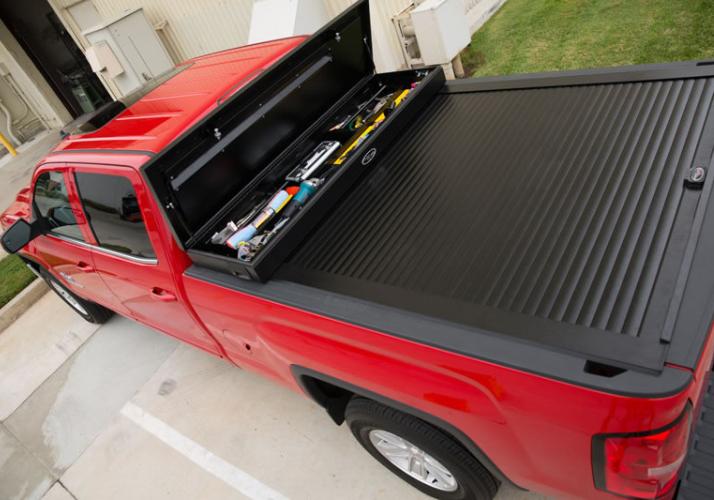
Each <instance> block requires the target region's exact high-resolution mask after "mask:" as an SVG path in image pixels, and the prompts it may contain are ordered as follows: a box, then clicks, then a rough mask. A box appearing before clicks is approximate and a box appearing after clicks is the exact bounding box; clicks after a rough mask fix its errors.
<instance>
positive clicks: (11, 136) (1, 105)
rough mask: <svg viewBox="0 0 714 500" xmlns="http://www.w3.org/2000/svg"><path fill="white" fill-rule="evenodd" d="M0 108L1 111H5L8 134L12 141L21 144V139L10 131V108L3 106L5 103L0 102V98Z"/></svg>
mask: <svg viewBox="0 0 714 500" xmlns="http://www.w3.org/2000/svg"><path fill="white" fill-rule="evenodd" d="M0 110H2V112H3V113H5V119H6V123H7V133H8V135H9V136H10V138H11V139H12V140H13V142H14V143H15V144H17V145H18V146H19V145H20V144H22V141H20V140H19V139H18V138H17V137H16V136H15V134H14V133H13V131H12V115H11V114H10V110H9V109H7V106H5V104H4V103H3V102H2V100H0Z"/></svg>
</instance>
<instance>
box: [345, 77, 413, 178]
mask: <svg viewBox="0 0 714 500" xmlns="http://www.w3.org/2000/svg"><path fill="white" fill-rule="evenodd" d="M409 92H411V89H407V90H403V91H402V92H401V93H400V94H399V95H398V96H397V97H396V98H395V99H394V101H392V103H390V106H391V107H396V106H399V105H400V104H401V103H402V101H403V100H404V99H406V98H407V96H408V95H409ZM386 119H387V113H386V112H384V111H382V113H381V114H380V115H379V116H378V117H377V118H375V120H374V121H373V122H372V124H371V125H369V126H368V127H367V128H365V129H364V131H362V133H361V134H360V135H359V137H357V138H356V139H355V140H354V141H352V144H350V145H349V146H347V148H345V150H344V151H342V154H341V155H340V156H339V158H337V159H336V160H335V161H334V163H333V165H342V164H343V163H344V162H345V160H346V159H347V157H348V156H349V155H350V153H351V152H352V151H354V150H355V149H357V148H358V147H359V146H360V145H361V144H362V143H363V142H364V141H365V140H367V137H369V136H370V135H371V134H372V132H374V129H376V128H377V127H379V125H380V124H381V123H382V122H383V121H384V120H386Z"/></svg>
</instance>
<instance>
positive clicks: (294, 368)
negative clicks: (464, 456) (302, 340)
mask: <svg viewBox="0 0 714 500" xmlns="http://www.w3.org/2000/svg"><path fill="white" fill-rule="evenodd" d="M290 371H291V372H292V374H293V376H294V377H295V381H296V382H297V383H298V385H299V386H300V388H301V389H302V390H303V392H304V393H305V394H306V395H307V396H308V397H309V398H310V399H312V400H313V401H315V403H317V404H318V405H320V406H322V407H323V408H325V409H327V408H326V407H325V404H324V401H320V399H319V397H316V394H315V393H314V391H313V390H311V389H310V388H309V384H308V383H307V381H306V379H307V378H314V379H317V380H320V381H322V382H326V383H328V384H332V385H334V386H336V387H339V388H341V389H346V390H348V391H350V392H352V393H353V394H357V395H359V396H364V397H366V398H369V399H372V400H374V401H377V402H378V403H382V404H384V405H387V406H390V407H392V408H395V409H397V410H399V411H402V412H404V413H408V414H409V415H412V416H414V417H417V418H420V419H421V420H424V421H425V422H427V423H429V424H431V425H433V426H435V427H438V428H439V429H441V430H443V431H446V432H448V433H449V434H450V435H451V436H452V437H453V438H454V439H456V440H457V441H458V442H459V443H460V444H461V445H462V446H463V447H464V448H466V449H467V450H468V451H469V452H470V453H471V454H472V455H473V456H474V457H475V458H476V459H477V460H478V461H479V462H481V464H482V465H483V466H484V467H486V469H488V471H489V472H490V473H491V474H493V475H494V476H496V478H498V479H499V480H500V481H502V482H504V483H507V484H509V485H511V486H514V487H516V488H518V489H520V490H524V488H521V487H520V486H518V485H517V484H515V483H514V482H513V481H511V480H510V479H509V478H508V477H507V476H506V475H505V474H504V473H503V472H501V470H500V469H499V468H498V467H497V466H496V464H494V463H493V461H492V460H491V459H490V458H489V457H488V455H486V454H485V453H484V452H483V450H481V448H479V447H478V445H477V444H476V443H474V442H473V440H472V439H471V438H469V437H468V436H467V435H466V434H464V433H463V432H462V431H460V430H459V429H458V428H456V427H454V426H453V425H451V424H450V423H448V422H446V421H444V420H442V419H440V418H439V417H436V416H434V415H431V414H429V413H425V412H423V411H421V410H417V409H416V408H413V407H411V406H408V405H405V404H404V403H400V402H398V401H395V400H393V399H389V398H387V397H385V396H382V395H380V394H377V393H375V392H372V391H369V390H367V389H363V388H361V387H358V386H356V385H354V384H350V383H349V382H345V381H343V380H339V379H337V378H334V377H331V376H329V375H325V374H324V373H319V372H316V371H314V370H311V369H309V368H305V367H302V366H298V365H291V366H290ZM524 491H525V490H524Z"/></svg>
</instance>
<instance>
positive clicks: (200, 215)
mask: <svg viewBox="0 0 714 500" xmlns="http://www.w3.org/2000/svg"><path fill="white" fill-rule="evenodd" d="M369 26H370V21H369V7H368V2H367V1H366V0H364V1H361V2H358V3H357V4H356V5H355V6H354V7H352V8H351V9H349V10H348V11H346V12H345V13H344V14H342V15H341V16H340V17H338V18H337V19H335V20H334V21H333V22H332V23H331V24H330V25H328V26H326V27H325V28H323V29H322V30H320V31H319V32H318V33H316V34H315V35H313V36H312V37H310V38H309V39H308V40H306V41H305V42H304V43H302V44H301V45H300V46H298V47H297V48H296V49H294V50H293V51H292V52H291V53H289V54H288V55H287V56H285V57H284V58H283V59H281V60H280V61H279V62H278V63H276V64H275V65H274V66H273V67H271V68H270V69H269V70H268V71H266V72H265V73H264V74H262V75H261V76H260V77H258V78H256V79H255V80H254V81H253V82H252V83H250V84H248V85H247V86H246V87H244V88H243V89H241V90H240V91H239V92H237V93H236V94H235V95H234V96H232V97H231V98H230V99H228V100H227V101H226V102H225V103H224V104H223V105H221V106H220V107H219V108H218V109H217V110H216V111H214V112H213V113H211V114H210V115H209V116H208V117H207V118H206V119H204V120H203V121H202V122H201V123H199V124H198V125H197V126H195V127H194V128H193V129H192V130H190V131H189V132H188V133H187V134H186V135H185V136H184V137H182V138H181V139H180V140H178V141H177V142H176V143H175V144H173V145H172V146H171V147H170V148H169V149H167V151H165V152H164V153H163V154H162V155H160V156H159V157H157V158H155V159H154V160H153V161H152V162H150V164H148V165H147V166H146V167H145V169H144V173H145V176H146V178H147V180H148V181H149V184H150V186H151V187H152V189H153V190H154V192H155V195H156V196H157V199H158V200H160V201H161V202H162V205H163V209H164V211H165V213H166V217H167V219H168V220H169V221H170V223H171V226H172V229H173V231H174V234H175V236H176V238H177V239H178V240H179V242H180V243H181V244H182V245H183V246H184V248H186V250H187V252H188V254H189V256H190V257H191V259H192V260H193V261H194V262H195V263H197V264H200V265H202V266H205V267H209V268H212V269H216V270H219V271H223V272H227V273H231V274H234V275H236V276H240V277H243V278H248V279H253V280H259V281H265V280H267V279H269V278H270V276H271V275H272V274H273V272H274V271H275V269H276V268H277V267H278V266H279V265H280V264H281V263H282V262H283V261H284V260H285V259H286V258H287V257H288V256H289V255H290V253H291V252H293V251H294V250H295V249H296V248H297V247H298V246H299V245H300V243H301V241H302V240H303V239H304V238H305V236H307V234H308V233H309V232H310V231H311V230H312V229H313V228H314V227H315V226H316V225H317V224H319V223H320V221H321V220H322V219H323V218H324V217H325V215H327V214H328V213H329V211H330V210H331V209H332V208H333V207H334V205H335V204H336V203H338V202H339V201H340V199H341V198H342V197H343V196H344V195H345V194H346V193H347V192H348V191H349V189H350V188H351V187H352V186H353V184H354V182H355V181H356V180H358V179H359V178H360V176H362V175H363V174H364V173H365V172H366V171H367V170H368V169H370V168H373V166H374V164H375V163H376V162H378V161H379V158H380V157H381V156H382V154H383V153H384V151H385V150H386V149H387V148H388V147H389V145H390V144H391V142H392V141H393V140H394V139H395V137H396V136H397V135H398V134H400V132H402V131H403V130H404V129H405V128H406V127H407V126H408V125H409V124H410V123H412V122H413V121H414V120H415V119H416V118H417V116H418V114H419V112H420V111H421V110H422V109H423V108H424V106H426V104H427V103H428V102H429V101H430V100H431V99H432V97H433V96H434V95H435V94H436V93H437V92H438V91H439V89H440V88H441V87H442V86H443V84H444V74H443V71H442V69H441V67H431V68H423V69H418V70H408V71H400V72H395V73H383V74H376V73H375V67H374V63H373V60H372V55H371V54H372V44H371V35H370V28H369ZM370 96H376V97H375V102H380V103H382V102H387V104H389V105H390V106H388V107H389V109H386V110H384V112H375V113H374V114H373V115H372V116H371V118H370V119H369V120H365V121H364V122H363V123H359V124H358V125H359V126H356V125H355V120H352V121H350V122H348V124H349V129H347V128H348V127H347V125H345V127H343V128H337V129H336V127H338V126H339V125H341V124H344V123H345V121H346V120H347V119H348V118H349V116H350V115H351V114H354V113H353V111H354V110H357V109H360V108H361V106H363V105H364V103H365V102H370V101H368V99H369V97H370ZM386 97H389V99H386ZM380 99H381V101H380ZM386 107H387V106H386V105H385V106H384V108H386ZM384 108H381V109H384ZM388 111H389V113H387V112H388ZM344 117H348V118H344ZM380 119H381V120H380ZM324 141H333V142H335V143H337V142H339V149H337V151H336V152H334V153H333V154H332V155H331V156H330V160H329V161H328V162H327V163H325V166H324V167H323V171H326V172H327V173H326V174H324V175H325V177H324V179H325V180H324V182H323V183H322V184H321V185H320V186H319V188H318V189H317V191H316V192H315V193H314V194H313V195H312V197H311V198H309V199H308V201H307V202H306V203H305V204H304V205H303V206H302V209H301V210H299V211H298V212H296V214H295V215H294V216H293V217H290V218H289V219H287V220H286V221H283V223H284V224H283V225H282V226H280V227H279V231H277V230H276V231H275V232H273V233H271V234H272V238H271V239H270V240H269V241H268V242H267V243H265V245H264V246H261V247H260V249H259V251H257V253H255V254H254V255H252V258H251V259H250V260H249V261H248V260H240V259H239V258H238V251H237V250H236V249H234V248H231V247H229V246H227V245H225V244H215V243H212V241H211V239H212V237H213V235H214V234H215V233H217V232H219V231H221V230H222V229H224V228H225V227H226V225H227V224H228V223H229V222H234V223H235V222H236V221H240V220H241V219H246V220H244V221H242V222H240V224H239V225H238V226H239V227H241V226H245V225H246V224H247V223H248V222H249V221H250V218H246V216H247V215H251V214H252V215H255V214H256V212H259V211H260V208H261V207H262V208H264V207H265V206H266V204H267V203H268V201H269V200H270V198H271V196H272V195H273V194H274V193H276V192H278V191H280V190H281V189H283V188H285V187H286V186H287V185H288V183H287V182H286V177H287V176H288V175H289V174H290V173H291V172H292V171H293V170H294V169H295V167H296V166H297V165H299V164H300V163H301V161H303V160H304V159H305V158H306V157H309V156H310V154H311V152H312V151H313V150H315V148H316V147H317V146H318V145H320V144H321V143H323V142H324ZM337 162H339V164H333V163H337ZM292 189H294V190H295V189H297V188H296V187H294V186H293V187H292ZM256 209H257V210H256ZM276 218H277V217H276ZM266 227H268V224H266Z"/></svg>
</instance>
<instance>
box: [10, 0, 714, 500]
mask: <svg viewBox="0 0 714 500" xmlns="http://www.w3.org/2000/svg"><path fill="white" fill-rule="evenodd" d="M367 5H368V4H367V2H366V1H362V2H358V3H357V4H356V5H355V7H354V8H352V9H350V10H348V11H347V12H345V13H344V14H343V15H342V16H340V17H339V18H337V19H336V20H334V21H333V22H332V23H331V24H330V25H328V26H326V27H325V28H324V29H322V30H321V31H319V32H318V33H317V34H315V35H314V36H312V37H309V38H302V37H300V38H290V39H284V40H278V41H274V42H270V43H262V44H257V45H251V46H247V47H242V48H239V49H235V50H228V51H225V52H221V53H217V54H211V55H208V56H204V57H199V58H196V59H193V60H190V61H188V62H186V63H184V64H181V65H179V66H178V67H177V68H176V69H175V70H174V71H173V72H172V73H171V74H169V75H166V76H165V77H163V78H161V79H160V81H157V82H154V84H153V86H152V88H151V89H148V90H146V91H144V92H142V95H141V96H140V98H138V99H134V101H135V102H133V103H130V102H127V103H125V104H122V103H118V104H117V105H115V106H114V108H113V109H114V111H115V112H114V113H111V112H109V111H107V112H105V113H104V115H107V114H109V115H111V114H114V115H116V116H115V117H113V118H112V119H109V120H107V119H102V118H103V117H101V116H100V117H95V119H92V120H89V121H86V122H84V123H82V124H79V125H78V126H77V127H76V128H75V130H73V131H72V133H71V134H70V135H69V136H68V137H67V138H66V139H65V140H64V141H63V142H62V143H61V144H60V145H59V146H58V147H57V148H56V149H55V150H54V151H53V152H51V153H50V154H49V155H48V156H47V157H46V158H45V159H44V160H43V161H41V162H40V164H39V165H38V167H37V169H36V171H35V173H34V176H33V179H32V184H31V186H30V188H29V189H28V190H25V191H23V192H22V193H20V195H19V196H18V198H17V201H16V203H15V204H14V205H13V206H12V207H10V209H8V211H6V212H5V213H4V214H3V216H2V223H3V226H4V228H5V229H6V231H5V234H4V236H3V240H2V241H3V246H4V247H5V248H6V250H8V251H10V252H19V253H20V255H21V257H22V258H23V259H24V260H25V262H26V263H27V264H28V265H29V266H30V267H31V268H32V269H34V270H35V271H36V272H38V273H39V274H40V275H41V276H42V277H43V278H44V279H45V280H47V282H48V283H49V284H50V286H51V287H52V288H53V289H54V290H55V291H56V292H57V293H58V294H59V296H60V297H61V298H62V299H63V300H65V301H66V302H67V303H68V304H69V305H70V306H71V307H73V308H74V309H75V310H76V311H77V312H78V313H79V314H81V315H82V316H84V317H85V318H86V319H87V320H89V321H93V322H103V321H106V320H107V319H108V318H109V316H110V315H111V313H112V312H116V313H119V314H121V315H124V316H126V317H129V318H132V319H134V320H136V321H139V322H141V323H144V324H146V325H149V326H151V327H153V328H156V329H158V330H161V331H163V332H165V333H167V334H169V335H172V336H174V337H176V338H178V339H181V340H183V341H185V342H188V343H190V344H192V345H194V346H196V347H199V348H201V349H203V350H205V351H207V352H209V353H212V354H214V355H215V356H218V357H221V358H224V359H226V360H227V361H229V362H231V363H234V364H236V365H239V366H242V367H246V368H248V369H253V370H256V371H258V372H260V373H263V374H265V375H266V376H269V377H271V378H273V379H274V380H276V381H278V382H279V383H282V384H285V385H287V386H288V387H290V388H292V389H294V390H296V391H300V392H302V393H304V394H305V395H306V396H308V397H310V398H312V399H313V400H314V401H315V402H316V403H317V404H319V405H321V406H323V407H324V408H325V410H326V411H327V413H328V415H329V417H330V418H331V419H332V420H334V422H335V423H337V424H341V423H342V422H344V421H346V422H347V424H348V425H349V427H350V429H351V431H352V433H353V434H354V436H355V438H356V439H357V440H358V441H359V442H360V443H361V445H362V446H363V447H364V448H365V449H366V450H367V451H368V452H369V453H370V454H371V455H373V456H374V457H375V458H376V459H377V460H378V461H380V462H381V463H382V464H383V465H384V466H385V467H387V468H388V469H390V470H391V471H392V472H394V473H395V474H397V475H399V476H400V477H402V478H403V479H404V480H405V481H407V482H409V483H410V484H412V485H413V486H414V487H416V488H418V489H420V490H421V491H423V492H424V493H427V494H429V495H432V496H434V497H436V498H443V499H490V498H493V497H494V495H495V494H496V492H497V489H498V486H499V484H501V483H503V482H507V483H510V484H513V485H516V486H517V487H519V488H523V489H527V490H533V491H537V492H541V493H544V494H547V495H552V496H555V497H563V498H587V499H598V498H612V497H618V496H619V497H628V498H642V499H644V498H648V499H653V498H673V497H675V496H676V495H678V496H679V498H713V497H714V493H713V491H714V483H713V482H712V477H714V430H713V429H714V418H712V414H714V396H712V394H711V393H712V390H711V389H710V385H709V374H710V372H711V368H712V357H713V356H714V339H713V336H712V317H713V313H714V300H713V299H714V269H713V268H712V264H711V261H712V255H714V203H712V199H711V198H712V196H711V191H712V184H713V183H714V181H713V179H714V176H712V175H708V171H709V170H710V169H711V167H712V158H713V156H712V153H713V151H714V100H713V96H714V63H711V62H701V63H696V62H692V63H676V64H669V65H657V66H638V67H629V68H618V69H609V70H595V71H580V72H569V73H554V74H536V75H525V76H513V77H506V78H484V79H472V80H460V81H455V82H445V80H444V76H443V72H442V70H441V68H439V67H435V68H422V69H419V70H409V71H401V72H396V73H387V74H378V73H376V72H375V69H374V64H373V61H372V55H371V47H372V41H371V35H370V30H369V11H368V7H367ZM104 118H106V117H104Z"/></svg>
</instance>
